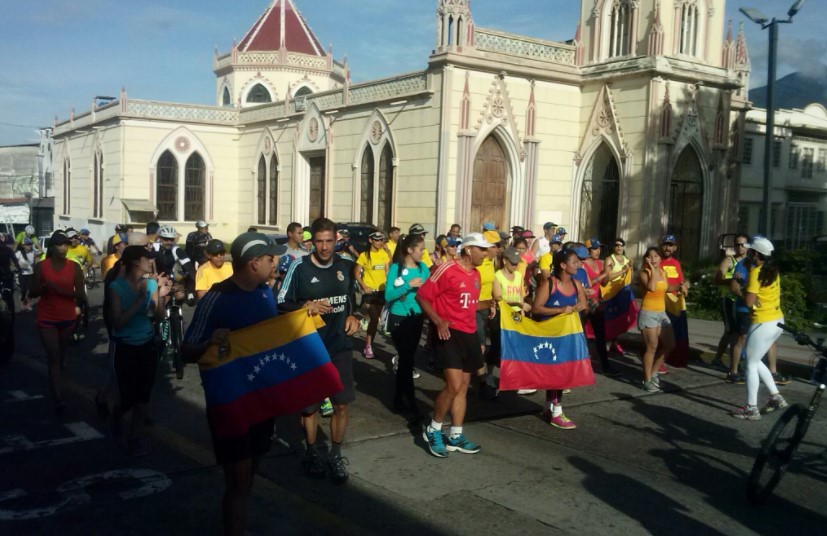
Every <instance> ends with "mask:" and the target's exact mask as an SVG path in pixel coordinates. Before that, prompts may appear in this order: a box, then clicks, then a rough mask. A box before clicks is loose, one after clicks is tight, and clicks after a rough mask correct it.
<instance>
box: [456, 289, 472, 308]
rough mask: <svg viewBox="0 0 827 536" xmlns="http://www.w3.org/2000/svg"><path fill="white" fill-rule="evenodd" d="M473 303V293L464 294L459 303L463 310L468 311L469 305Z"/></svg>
mask: <svg viewBox="0 0 827 536" xmlns="http://www.w3.org/2000/svg"><path fill="white" fill-rule="evenodd" d="M470 301H471V293H470V292H463V293H462V294H460V295H459V303H460V304H461V305H462V308H463V309H468V303H469V302H470Z"/></svg>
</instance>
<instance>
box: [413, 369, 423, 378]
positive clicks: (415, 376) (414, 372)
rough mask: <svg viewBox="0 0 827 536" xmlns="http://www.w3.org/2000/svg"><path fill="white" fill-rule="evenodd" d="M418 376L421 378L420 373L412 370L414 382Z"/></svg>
mask: <svg viewBox="0 0 827 536" xmlns="http://www.w3.org/2000/svg"><path fill="white" fill-rule="evenodd" d="M420 376H421V374H420V373H418V372H417V371H416V369H413V379H414V380H418V379H419V377H420Z"/></svg>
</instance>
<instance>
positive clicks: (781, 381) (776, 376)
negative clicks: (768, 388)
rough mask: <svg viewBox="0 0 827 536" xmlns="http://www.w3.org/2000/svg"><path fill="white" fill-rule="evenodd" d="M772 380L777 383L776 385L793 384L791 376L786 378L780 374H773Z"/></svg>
mask: <svg viewBox="0 0 827 536" xmlns="http://www.w3.org/2000/svg"><path fill="white" fill-rule="evenodd" d="M772 379H773V380H774V381H775V384H776V385H787V384H788V383H791V382H792V380H791V379H790V377H789V376H785V375H783V374H781V373H780V372H773V373H772Z"/></svg>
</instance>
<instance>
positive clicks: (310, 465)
mask: <svg viewBox="0 0 827 536" xmlns="http://www.w3.org/2000/svg"><path fill="white" fill-rule="evenodd" d="M302 467H304V474H306V475H307V476H309V477H311V478H324V475H325V469H324V462H322V458H321V456H319V453H318V452H316V451H315V450H308V451H305V453H304V459H303V460H302Z"/></svg>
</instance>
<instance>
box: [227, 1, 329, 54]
mask: <svg viewBox="0 0 827 536" xmlns="http://www.w3.org/2000/svg"><path fill="white" fill-rule="evenodd" d="M281 48H286V49H287V50H289V51H291V52H299V53H302V54H309V55H312V56H325V55H326V54H325V51H324V48H322V45H321V44H320V43H319V40H318V39H316V36H315V35H313V31H312V30H311V29H310V26H308V25H307V22H305V20H304V17H302V15H301V13H299V10H298V9H296V6H294V5H293V0H273V3H272V4H270V7H268V8H267V9H266V10H265V11H264V13H262V15H261V17H259V19H258V20H257V21H256V23H255V24H253V27H252V28H250V30H249V31H248V32H247V34H246V35H245V36H244V38H243V39H242V40H241V42H240V43H239V44H238V50H240V51H241V52H250V51H274V50H280V49H281Z"/></svg>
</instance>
